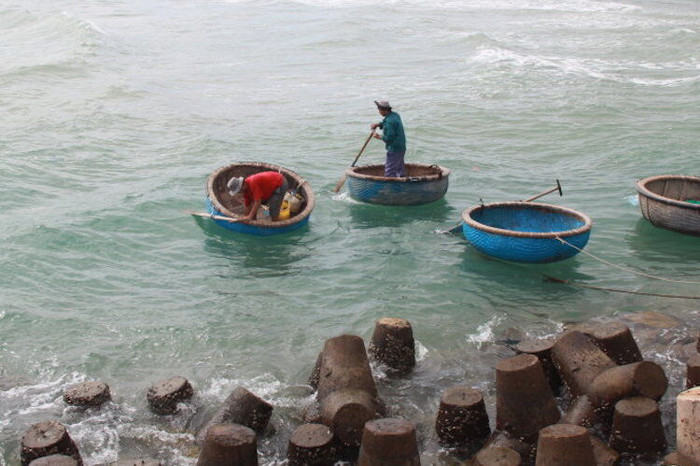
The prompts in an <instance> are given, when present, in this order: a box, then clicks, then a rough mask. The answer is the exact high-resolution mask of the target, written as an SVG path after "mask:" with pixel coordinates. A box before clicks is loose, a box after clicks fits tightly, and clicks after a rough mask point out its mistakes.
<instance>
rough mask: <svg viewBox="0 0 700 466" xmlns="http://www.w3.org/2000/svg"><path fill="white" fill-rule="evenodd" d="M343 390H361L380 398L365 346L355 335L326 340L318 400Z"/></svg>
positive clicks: (319, 377)
mask: <svg viewBox="0 0 700 466" xmlns="http://www.w3.org/2000/svg"><path fill="white" fill-rule="evenodd" d="M343 388H357V389H360V390H364V391H366V392H367V393H369V394H370V395H372V396H373V397H374V396H377V386H376V385H375V383H374V378H373V377H372V370H371V369H370V366H369V359H367V352H366V350H365V343H364V341H363V340H362V338H361V337H358V336H355V335H341V336H338V337H335V338H330V339H328V340H326V342H325V344H324V345H323V351H322V354H321V361H320V364H319V376H318V390H317V392H316V399H318V400H319V401H321V400H322V399H323V398H325V397H326V396H327V395H328V394H330V393H331V392H333V391H335V390H339V389H343Z"/></svg>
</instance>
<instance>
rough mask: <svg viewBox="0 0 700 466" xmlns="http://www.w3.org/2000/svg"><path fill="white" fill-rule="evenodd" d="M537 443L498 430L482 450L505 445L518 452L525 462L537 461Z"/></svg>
mask: <svg viewBox="0 0 700 466" xmlns="http://www.w3.org/2000/svg"><path fill="white" fill-rule="evenodd" d="M536 446H537V445H536V444H535V443H528V442H525V441H524V440H523V439H521V438H516V437H513V436H512V435H511V434H509V433H508V432H504V431H500V430H497V431H495V432H494V433H493V434H491V437H489V439H488V441H487V442H486V445H484V448H482V450H487V449H489V448H494V447H504V448H509V449H511V450H513V451H515V452H517V453H518V456H519V457H520V459H521V460H522V461H523V462H525V463H532V462H534V461H535V447H536Z"/></svg>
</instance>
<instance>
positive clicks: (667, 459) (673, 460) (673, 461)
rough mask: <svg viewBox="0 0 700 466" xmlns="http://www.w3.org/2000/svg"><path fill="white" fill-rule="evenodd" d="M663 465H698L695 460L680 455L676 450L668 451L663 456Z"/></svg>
mask: <svg viewBox="0 0 700 466" xmlns="http://www.w3.org/2000/svg"><path fill="white" fill-rule="evenodd" d="M661 464H662V465H663V466H698V463H697V461H693V460H691V459H690V458H688V457H686V456H683V455H681V454H680V453H678V452H677V451H674V452H672V453H669V454H668V455H666V456H664V460H663V463H661Z"/></svg>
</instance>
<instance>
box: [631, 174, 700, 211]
mask: <svg viewBox="0 0 700 466" xmlns="http://www.w3.org/2000/svg"><path fill="white" fill-rule="evenodd" d="M669 180H672V181H690V182H693V183H698V184H700V177H698V176H693V175H656V176H649V177H647V178H642V179H641V180H639V181H637V193H638V194H639V195H640V196H644V197H646V198H649V199H653V200H655V201H658V202H661V203H663V204H669V205H673V206H676V207H681V208H683V209H688V211H694V210H695V211H698V212H700V204H691V203H690V202H684V201H679V200H678V199H673V198H670V197H666V196H661V195H660V194H656V193H655V192H652V191H650V190H649V188H647V185H648V184H649V183H653V182H655V181H669Z"/></svg>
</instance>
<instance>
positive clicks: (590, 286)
mask: <svg viewBox="0 0 700 466" xmlns="http://www.w3.org/2000/svg"><path fill="white" fill-rule="evenodd" d="M542 275H543V276H545V277H546V280H545V281H548V282H553V283H563V284H565V285H571V286H578V287H580V288H590V289H591V290H601V291H612V292H615V293H628V294H638V295H643V296H657V297H661V298H678V299H700V296H684V295H678V294H662V293H648V292H644V291H630V290H620V289H618V288H607V287H604V286H593V285H584V284H583V283H577V282H572V281H569V280H562V279H561V278H556V277H551V276H549V275H545V274H542Z"/></svg>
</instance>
